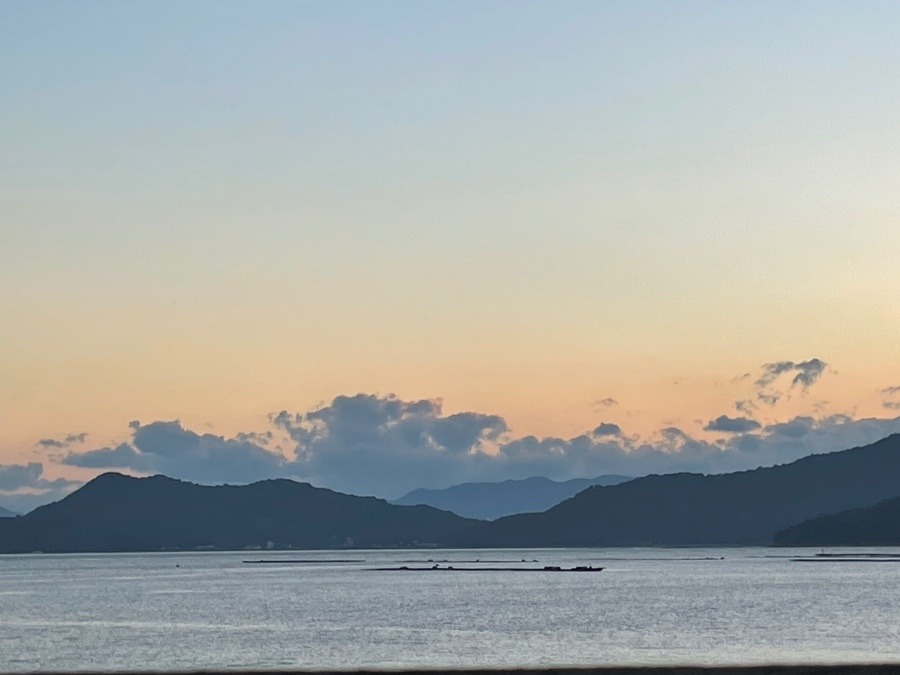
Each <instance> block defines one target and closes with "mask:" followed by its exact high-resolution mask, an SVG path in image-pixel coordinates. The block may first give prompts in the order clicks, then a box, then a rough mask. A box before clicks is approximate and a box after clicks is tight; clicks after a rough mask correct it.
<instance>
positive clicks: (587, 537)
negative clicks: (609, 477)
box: [453, 434, 900, 547]
mask: <svg viewBox="0 0 900 675" xmlns="http://www.w3.org/2000/svg"><path fill="white" fill-rule="evenodd" d="M894 497H900V434H894V435H892V436H889V437H887V438H885V439H882V440H881V441H879V442H877V443H873V444H872V445H868V446H865V447H861V448H854V449H851V450H844V451H841V452H833V453H828V454H821V455H811V456H809V457H805V458H803V459H800V460H797V461H795V462H792V463H790V464H784V465H779V466H773V467H767V468H760V469H754V470H752V471H741V472H737V473H729V474H719V475H702V474H690V473H678V474H669V475H663V476H660V475H652V476H646V477H643V478H636V479H635V480H632V481H629V482H627V483H622V484H619V485H612V486H606V487H602V486H595V487H590V488H588V489H586V490H584V491H583V492H580V493H579V494H577V495H576V496H574V497H572V498H571V499H568V500H566V501H564V502H562V503H561V504H558V505H557V506H554V507H553V508H551V509H549V510H547V511H545V512H543V513H529V514H521V515H516V516H507V517H505V518H500V519H498V520H495V521H492V522H483V523H479V524H476V525H474V526H472V527H470V528H468V529H466V530H463V531H461V532H460V534H459V537H457V538H456V539H455V540H454V541H453V543H454V544H455V545H458V546H472V547H519V546H522V547H543V546H643V545H654V546H694V545H767V544H771V543H772V542H773V540H774V536H775V534H776V533H777V532H779V531H780V530H783V529H785V528H788V527H790V526H792V525H797V524H799V523H801V522H803V521H805V520H807V519H809V518H813V517H815V516H818V515H821V514H833V513H838V512H840V511H843V510H846V509H852V508H860V507H868V506H872V505H874V504H876V503H877V502H879V501H881V500H883V499H890V498H894Z"/></svg>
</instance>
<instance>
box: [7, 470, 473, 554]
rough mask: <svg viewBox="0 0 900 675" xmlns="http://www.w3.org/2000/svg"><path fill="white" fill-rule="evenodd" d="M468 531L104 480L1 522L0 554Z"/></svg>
mask: <svg viewBox="0 0 900 675" xmlns="http://www.w3.org/2000/svg"><path fill="white" fill-rule="evenodd" d="M472 522H473V521H468V520H465V519H463V518H460V517H459V516H457V515H455V514H452V513H447V512H445V511H439V510H437V509H434V508H431V507H429V506H394V505H391V504H389V503H388V502H386V501H385V500H383V499H377V498H375V497H356V496H352V495H345V494H341V493H339V492H333V491H332V490H326V489H323V488H316V487H313V486H312V485H309V484H307V483H297V482H294V481H291V480H286V479H277V480H266V481H260V482H258V483H252V484H250V485H217V486H207V485H196V484H194V483H188V482H184V481H180V480H176V479H173V478H167V477H165V476H151V477H149V478H133V477H130V476H123V475H122V474H117V473H106V474H103V475H101V476H98V477H97V478H95V479H94V480H92V481H90V482H89V483H87V484H86V485H84V486H83V487H82V488H80V489H79V490H76V491H75V492H73V493H72V494H70V495H69V496H67V497H65V498H64V499H62V500H60V501H58V502H55V503H53V504H47V505H46V506H42V507H40V508H37V509H35V510H34V511H32V512H31V513H29V514H27V515H25V516H22V517H20V518H14V519H4V520H3V521H0V552H2V553H18V552H29V551H45V552H62V551H155V550H162V549H194V548H203V547H209V548H216V549H232V550H234V549H241V548H246V547H257V546H258V547H265V546H267V545H268V543H269V542H272V545H273V546H274V547H275V548H306V549H312V548H341V547H351V548H352V547H379V546H407V545H415V544H417V543H419V542H421V543H426V542H427V543H435V544H438V543H442V542H443V541H445V540H446V538H447V537H448V536H449V535H450V534H451V533H455V532H456V531H458V530H460V529H461V528H463V527H465V526H467V525H471V524H472Z"/></svg>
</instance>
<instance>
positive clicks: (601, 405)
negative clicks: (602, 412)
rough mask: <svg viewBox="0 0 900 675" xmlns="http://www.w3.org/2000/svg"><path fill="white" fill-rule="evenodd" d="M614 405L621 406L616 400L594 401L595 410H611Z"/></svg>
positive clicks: (602, 399)
mask: <svg viewBox="0 0 900 675" xmlns="http://www.w3.org/2000/svg"><path fill="white" fill-rule="evenodd" d="M614 405H619V402H618V401H617V400H616V399H614V398H609V397H607V398H600V399H597V400H596V401H594V407H595V408H610V407H612V406H614Z"/></svg>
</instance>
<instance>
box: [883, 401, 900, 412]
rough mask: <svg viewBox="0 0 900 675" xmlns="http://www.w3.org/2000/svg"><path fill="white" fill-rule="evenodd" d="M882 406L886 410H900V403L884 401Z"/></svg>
mask: <svg viewBox="0 0 900 675" xmlns="http://www.w3.org/2000/svg"><path fill="white" fill-rule="evenodd" d="M881 405H882V406H884V408H885V409H886V410H900V401H884V402H883V403H882V404H881Z"/></svg>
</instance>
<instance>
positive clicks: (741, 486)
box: [0, 434, 900, 553]
mask: <svg viewBox="0 0 900 675" xmlns="http://www.w3.org/2000/svg"><path fill="white" fill-rule="evenodd" d="M884 500H887V501H884ZM820 516H827V517H824V518H823V517H820ZM898 523H900V434H894V435H893V436H889V437H887V438H885V439H883V440H881V441H879V442H877V443H873V444H872V445H868V446H865V447H861V448H853V449H851V450H844V451H841V452H833V453H829V454H822V455H811V456H809V457H805V458H803V459H800V460H797V461H795V462H792V463H790V464H784V465H779V466H773V467H767V468H760V469H755V470H752V471H741V472H737V473H730V474H718V475H702V474H689V473H679V474H669V475H662V476H660V475H652V476H645V477H643V478H636V479H634V480H631V481H628V482H625V483H620V484H617V485H606V486H602V485H595V486H593V487H588V488H587V489H585V490H583V491H582V492H580V493H578V494H577V495H575V496H574V497H571V498H569V499H567V500H565V501H563V502H561V503H560V504H557V505H556V506H554V507H552V508H550V509H548V510H546V511H544V512H541V513H525V514H519V515H514V516H506V517H503V518H499V519H497V520H494V521H490V522H488V521H480V520H473V519H467V518H463V517H461V516H458V515H456V514H453V513H450V512H447V511H441V510H439V509H436V508H434V507H431V506H405V505H396V504H390V503H389V502H387V501H385V500H382V499H377V498H375V497H356V496H351V495H345V494H341V493H338V492H333V491H331V490H326V489H322V488H315V487H313V486H311V485H309V484H306V483H297V482H294V481H291V480H285V479H279V480H267V481H261V482H258V483H252V484H250V485H242V486H234V485H220V486H201V485H196V484H193V483H187V482H184V481H180V480H175V479H172V478H167V477H165V476H153V477H150V478H132V477H128V476H123V475H121V474H115V473H108V474H103V475H101V476H98V477H97V478H95V479H94V480H92V481H90V482H89V483H87V484H86V485H84V486H83V487H81V488H80V489H78V490H76V491H75V492H73V493H72V494H70V495H69V496H68V497H65V498H64V499H62V500H60V501H58V502H55V503H53V504H48V505H46V506H42V507H40V508H37V509H35V510H34V511H32V512H30V513H28V514H27V515H24V516H20V517H18V518H2V519H0V553H20V552H31V551H45V552H63V551H156V550H183V549H199V548H214V549H231V550H235V549H242V548H278V549H286V548H303V549H314V548H326V549H327V548H354V547H360V548H363V547H386V548H388V547H406V546H459V547H482V548H489V547H528V548H534V547H561V546H571V547H578V546H638V545H657V546H693V545H735V546H738V545H769V544H772V543H778V544H801V543H802V544H811V545H836V544H839V543H848V544H849V543H861V544H863V543H870V544H877V543H900V536H898V535H900V532H898V529H900V526H898Z"/></svg>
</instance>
